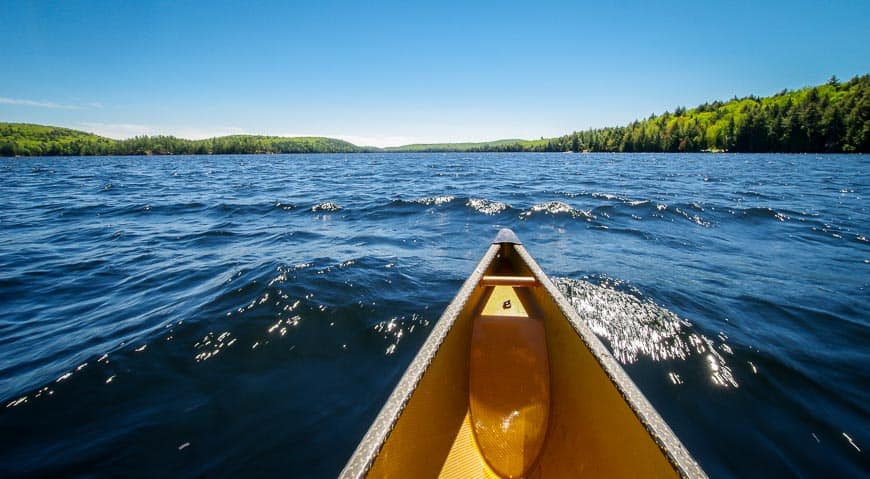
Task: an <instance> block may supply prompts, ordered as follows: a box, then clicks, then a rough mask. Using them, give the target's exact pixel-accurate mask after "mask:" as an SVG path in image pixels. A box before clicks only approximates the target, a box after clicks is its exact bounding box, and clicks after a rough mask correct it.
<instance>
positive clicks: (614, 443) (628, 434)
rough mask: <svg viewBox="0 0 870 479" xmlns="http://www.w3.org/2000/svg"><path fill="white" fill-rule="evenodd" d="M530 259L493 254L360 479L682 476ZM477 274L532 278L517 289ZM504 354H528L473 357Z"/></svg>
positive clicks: (494, 250)
mask: <svg viewBox="0 0 870 479" xmlns="http://www.w3.org/2000/svg"><path fill="white" fill-rule="evenodd" d="M520 250H521V252H520ZM528 261H532V262H533V260H531V258H530V257H528V256H527V253H525V252H524V250H523V249H522V246H515V245H512V244H501V245H499V244H494V245H492V246H491V247H490V250H489V251H488V253H487V255H486V256H484V259H483V260H482V261H481V264H480V265H479V266H478V269H477V270H476V275H473V279H474V278H476V281H475V283H474V285H473V288H470V289H469V287H468V286H469V285H466V287H464V288H463V291H464V292H465V294H467V297H466V298H459V297H458V298H457V299H464V302H462V303H461V305H462V308H461V309H460V310H459V311H458V313H457V314H455V318H454V319H453V323H452V325H449V326H448V327H449V330H447V332H446V334H444V336H443V340H441V341H440V344H438V345H436V346H437V349H436V350H435V351H436V352H434V353H432V352H429V353H428V354H429V357H427V358H425V359H427V360H428V365H427V366H425V369H424V370H423V371H422V373H419V374H418V376H417V380H416V383H415V386H416V387H414V388H413V391H412V392H411V391H405V392H401V391H398V389H399V388H397V392H394V396H397V395H404V396H405V397H404V400H403V401H404V403H403V404H404V407H403V408H396V409H395V410H394V411H393V413H392V414H394V415H395V416H396V418H394V419H393V420H392V422H389V418H387V419H386V420H387V421H388V422H389V431H387V432H385V433H384V434H383V435H382V436H380V440H382V443H381V444H377V445H376V446H371V445H369V447H370V448H369V453H370V454H371V455H372V456H373V459H371V458H370V459H369V460H368V462H367V463H365V465H364V468H363V469H360V471H359V472H360V473H361V474H360V476H359V477H363V476H364V477H420V478H425V477H443V478H496V477H534V478H549V477H616V478H618V477H631V478H636V477H680V475H681V474H680V473H679V468H677V467H676V466H675V465H674V464H673V461H672V460H669V457H668V454H666V448H665V446H660V445H659V444H660V443H661V440H659V441H657V440H656V439H654V437H653V435H652V434H651V433H650V431H649V430H648V427H645V426H644V423H643V422H642V421H641V419H639V417H638V415H637V414H636V412H635V410H634V409H633V408H632V407H631V406H630V405H629V402H627V401H626V399H625V398H624V393H625V391H624V390H623V391H622V392H621V391H620V389H619V388H617V386H616V385H615V384H614V381H613V380H612V379H611V376H609V375H608V374H607V373H606V372H605V369H603V368H602V366H601V362H600V361H599V359H598V358H597V357H596V355H595V354H593V352H592V351H591V350H590V348H589V347H588V346H587V341H588V338H587V339H586V340H584V338H583V337H582V335H581V334H579V333H578V330H577V328H576V327H574V326H572V323H571V321H569V320H568V319H567V318H566V316H565V314H563V312H562V311H563V310H562V309H561V308H560V307H559V305H558V303H557V301H556V300H555V299H554V297H553V295H552V294H551V290H552V288H553V286H552V283H550V282H549V280H548V279H547V278H546V277H543V273H539V274H537V275H536V274H535V272H534V271H539V269H538V268H537V266H536V265H535V268H534V269H532V268H531V267H530V266H529V264H528ZM482 276H492V277H495V278H502V277H505V276H519V277H523V278H529V277H535V278H536V279H535V280H534V281H527V280H520V281H515V283H517V284H518V285H517V286H510V285H504V284H499V283H500V282H501V281H499V280H497V279H495V280H492V279H490V280H489V281H481V277H482ZM470 281H471V280H470ZM539 282H546V285H543V284H540V283H539ZM523 283H525V284H523ZM462 294H463V292H460V295H462ZM557 294H558V293H557ZM506 298H507V299H506ZM508 300H509V301H510V302H511V304H510V305H509V307H508V308H506V303H505V301H508ZM454 302H456V301H454ZM448 309H449V308H448ZM446 315H447V313H445V316H446ZM499 319H501V320H504V321H508V322H510V321H513V322H514V323H515V324H514V326H505V327H504V328H502V329H501V330H498V331H501V333H498V334H501V336H499V335H498V334H491V333H492V332H493V331H496V329H486V328H498V327H499V324H498V323H497V322H498V320H499ZM442 321H444V319H442ZM481 328H483V329H481ZM505 328H507V329H505ZM511 328H513V329H511ZM481 331H483V332H481ZM505 331H506V332H505ZM434 333H435V331H433V335H434ZM587 334H590V335H591V333H587ZM528 337H530V338H531V339H528ZM524 338H526V339H528V340H526V339H524ZM487 341H489V344H484V345H483V346H481V345H480V344H477V345H475V342H478V343H486V342H487ZM523 341H526V342H525V343H523ZM595 341H597V340H595ZM499 342H501V343H499ZM598 344H599V346H600V343H598ZM523 348H525V350H524V351H525V352H523ZM424 350H425V346H424ZM499 350H502V351H514V352H515V353H517V354H519V355H520V356H522V355H523V354H525V356H524V357H520V356H517V358H518V359H515V360H509V361H507V364H504V363H499V361H497V360H492V357H491V356H490V359H489V360H483V361H481V360H480V356H476V357H477V359H476V360H473V359H472V358H473V354H479V353H481V352H486V353H489V354H490V355H491V354H494V353H497V352H498V351H499ZM518 351H519V352H518ZM424 354H427V353H426V351H421V356H423V355H424ZM599 356H600V353H599ZM421 359H423V358H421V357H418V360H421ZM611 359H612V358H611ZM416 362H417V360H415V363H416ZM614 364H615V363H614ZM542 375H544V376H545V377H541V376H542ZM623 375H624V374H623ZM624 379H625V381H629V380H628V379H627V377H625V378H624ZM404 381H406V380H405V379H404V378H403V382H404ZM629 382H630V381H629ZM401 385H402V383H400V386H401ZM631 387H634V386H633V384H632V385H631ZM511 391H514V394H511ZM394 400H395V399H394V398H391V401H394ZM644 401H645V400H644ZM388 405H389V404H388ZM387 409H388V408H387V407H385V411H382V413H381V415H382V416H384V415H386V414H387V411H386V410H387ZM512 411H513V412H514V414H513V415H511V412H512ZM656 417H657V415H656ZM505 418H507V419H508V422H510V420H511V419H517V422H516V423H514V422H511V423H510V424H508V423H507V422H504V420H505ZM379 420H380V421H381V426H383V425H384V424H387V422H383V421H384V420H385V419H384V418H381V417H379ZM499 421H502V422H499ZM519 423H521V424H520V425H519V426H517V424H519ZM376 424H377V422H376ZM498 424H505V427H504V428H503V430H496V429H497V428H495V429H494V428H493V426H497V425H498ZM509 426H510V427H509ZM374 428H375V427H374V426H373V429H374ZM493 431H495V432H493ZM667 432H668V433H670V431H669V430H668V431H667ZM370 434H371V432H370ZM670 434H672V433H670ZM677 443H678V441H677ZM681 447H682V446H681V445H680V448H681ZM359 454H360V451H359V450H358V452H357V455H359ZM353 460H354V459H353V458H352V462H353ZM349 468H350V464H349ZM347 471H348V469H346V470H345V472H346V473H347ZM345 475H348V474H345Z"/></svg>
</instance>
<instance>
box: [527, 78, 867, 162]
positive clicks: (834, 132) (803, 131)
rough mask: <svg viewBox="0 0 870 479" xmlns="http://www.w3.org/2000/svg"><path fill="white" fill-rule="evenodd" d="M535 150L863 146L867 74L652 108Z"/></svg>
mask: <svg viewBox="0 0 870 479" xmlns="http://www.w3.org/2000/svg"><path fill="white" fill-rule="evenodd" d="M539 148H540V150H541V151H576V152H580V151H608V152H699V151H731V152H747V153H855V152H861V153H867V152H870V75H863V76H859V77H855V78H852V79H851V80H849V81H848V82H844V83H841V82H840V81H839V80H837V78H836V77H831V79H830V80H829V81H828V82H827V83H826V84H825V85H820V86H816V87H812V88H805V89H801V90H797V91H788V90H783V91H781V92H780V93H778V94H776V95H773V96H771V97H767V98H757V97H755V96H749V97H746V98H734V99H732V100H731V101H728V102H724V103H723V102H719V101H716V102H713V103H704V104H703V105H699V106H698V107H696V108H694V109H691V110H686V109H685V108H677V109H675V110H674V112H673V113H671V112H665V113H664V114H662V115H660V116H656V115H652V116H650V117H649V118H647V119H646V120H641V121H634V122H632V123H630V124H628V125H627V126H624V127H614V128H599V129H591V130H586V131H581V132H574V133H571V134H569V135H564V136H561V137H558V138H553V139H550V140H548V141H547V143H546V144H545V145H542V146H540V147H539Z"/></svg>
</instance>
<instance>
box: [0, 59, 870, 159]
mask: <svg viewBox="0 0 870 479" xmlns="http://www.w3.org/2000/svg"><path fill="white" fill-rule="evenodd" d="M367 151H397V152H401V151H414V152H421V151H439V152H444V151H464V152H522V151H541V152H568V151H573V152H586V151H588V152H599V151H600V152H700V151H730V152H747V153H750V152H751V153H803V152H806V153H868V152H870V75H862V76H856V77H854V78H852V79H851V80H849V81H847V82H840V81H839V80H838V79H837V78H836V77H831V79H830V80H828V82H827V83H826V84H824V85H818V86H814V87H810V88H803V89H800V90H795V91H789V90H783V91H781V92H779V93H777V94H776V95H773V96H769V97H766V98H758V97H755V96H748V97H744V98H732V99H731V100H729V101H727V102H721V101H714V102H712V103H704V104H703V105H699V106H697V107H696V108H693V109H690V110H687V109H686V108H682V107H679V108H676V109H674V111H673V112H665V113H663V114H661V115H651V116H650V117H649V118H647V119H644V120H637V121H633V122H631V123H630V124H628V125H626V126H617V127H609V128H596V129H589V130H585V131H576V132H573V133H570V134H568V135H563V136H560V137H557V138H550V139H544V138H541V139H540V140H516V141H514V140H500V141H494V142H486V143H465V144H449V143H448V144H434V145H407V146H405V147H398V148H388V149H386V150H379V149H377V148H366V147H359V146H356V145H353V144H351V143H348V142H346V141H342V140H336V139H332V138H321V137H297V138H285V137H275V136H253V135H233V136H224V137H218V138H209V139H205V140H185V139H181V138H175V137H173V136H137V137H134V138H130V139H127V140H113V139H110V138H104V137H100V136H97V135H93V134H90V133H85V132H81V131H76V130H70V129H67V128H57V127H51V126H42V125H30V124H23V123H0V156H55V155H73V156H81V155H166V154H170V155H172V154H175V155H204V154H205V155H210V154H268V153H360V152H367Z"/></svg>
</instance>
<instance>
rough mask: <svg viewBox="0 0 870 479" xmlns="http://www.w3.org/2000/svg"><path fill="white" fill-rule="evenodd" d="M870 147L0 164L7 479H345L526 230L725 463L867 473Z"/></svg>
mask: <svg viewBox="0 0 870 479" xmlns="http://www.w3.org/2000/svg"><path fill="white" fill-rule="evenodd" d="M868 199H870V158H868V157H867V156H813V155H667V154H648V155H628V154H625V155H598V154H591V155H577V154H479V155H476V154H421V155H405V154H387V155H382V154H370V155H311V156H293V155H291V156H226V157H219V156H216V157H150V158H149V157H134V158H119V157H97V158H29V159H24V158H21V159H18V158H13V159H0V401H2V402H0V476H3V477H9V476H35V477H45V476H120V477H128V476H162V475H171V476H188V477H190V476H209V477H213V476H229V477H233V476H253V475H258V476H259V475H283V476H291V477H334V476H335V475H336V474H338V472H339V471H340V470H341V468H342V467H343V465H344V463H345V461H346V460H347V458H348V457H349V456H350V454H351V453H352V452H353V450H354V448H355V446H356V443H357V442H358V441H359V439H360V438H361V437H362V435H363V434H364V433H365V431H366V429H367V428H368V426H369V424H370V423H371V421H372V420H373V419H374V417H375V416H376V414H377V413H378V411H379V409H380V407H381V406H382V404H383V402H384V400H385V399H386V398H387V396H388V395H389V393H390V392H391V390H392V387H393V386H394V385H395V383H396V382H397V381H398V379H399V377H400V376H401V374H402V373H403V371H404V369H405V367H406V366H407V365H408V363H409V362H410V361H411V359H412V358H413V356H414V355H415V353H416V351H417V350H418V348H419V347H420V345H421V344H422V343H423V341H424V340H425V338H426V336H427V334H428V333H429V331H430V330H431V329H432V327H433V325H434V323H435V321H437V319H438V317H439V315H440V313H441V311H442V309H443V308H444V307H445V306H446V305H447V303H448V302H449V301H450V299H451V298H452V296H453V295H454V294H455V293H456V291H457V290H458V288H459V286H460V285H461V283H462V281H463V280H464V279H465V278H466V276H467V275H468V274H469V273H470V272H471V270H472V269H473V268H474V266H475V264H476V263H477V261H478V260H479V258H480V256H481V255H482V254H483V252H484V251H485V249H486V247H487V244H488V242H489V241H490V240H491V238H492V237H493V236H494V235H495V233H496V232H497V230H498V229H499V228H502V227H509V228H513V229H514V230H515V231H516V233H517V234H518V235H519V236H520V238H521V239H523V240H524V242H525V243H526V247H527V248H528V250H529V251H530V252H531V254H532V255H533V256H534V257H535V258H536V259H537V260H538V262H539V263H540V264H541V266H542V267H543V268H544V269H545V271H547V272H548V273H549V274H550V276H551V277H552V278H554V279H555V280H556V281H557V283H558V284H559V287H560V288H561V289H562V290H563V291H564V292H565V294H566V296H567V297H568V298H569V300H570V301H571V302H572V303H573V304H574V305H575V306H576V307H577V309H578V310H579V311H580V312H581V314H582V315H583V317H584V319H585V320H586V321H587V323H588V324H589V325H590V326H591V327H592V328H593V329H594V330H595V331H596V333H597V334H599V335H600V337H601V338H602V340H603V341H604V343H605V344H607V345H608V347H610V348H611V350H612V351H613V352H614V354H615V355H616V356H617V358H618V359H619V360H620V361H621V362H622V364H623V365H624V367H625V368H626V370H627V372H628V373H629V375H630V376H631V377H632V378H633V379H634V381H635V382H636V383H637V384H638V386H639V387H640V388H641V390H642V391H643V392H644V393H645V394H646V395H647V397H648V398H649V400H650V401H651V402H652V403H653V405H654V406H655V407H656V408H657V409H658V410H659V411H660V413H661V414H662V416H663V417H664V418H665V419H666V420H667V422H668V423H669V424H670V425H671V427H672V429H673V430H674V431H675V432H676V434H677V435H678V436H679V437H680V438H681V439H682V441H683V442H684V443H685V445H686V446H687V447H688V449H689V450H690V451H691V452H692V453H693V454H694V456H695V457H696V458H697V459H698V461H699V462H700V463H701V465H702V466H703V467H704V468H705V470H706V471H707V473H708V474H709V475H710V476H711V477H714V478H724V477H861V476H864V477H866V476H867V475H868V471H870V468H868V464H870V462H868V460H867V448H868V447H870V427H868V426H870V406H868V404H870V401H868V387H870V327H868V326H870V325H868V315H867V311H870V294H868V283H870V240H868V237H870V211H868Z"/></svg>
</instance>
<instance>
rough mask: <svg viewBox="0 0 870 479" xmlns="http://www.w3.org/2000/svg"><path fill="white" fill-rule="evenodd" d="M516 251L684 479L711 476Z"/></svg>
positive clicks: (524, 256) (528, 258)
mask: <svg viewBox="0 0 870 479" xmlns="http://www.w3.org/2000/svg"><path fill="white" fill-rule="evenodd" d="M513 248H514V251H516V253H517V254H518V255H519V256H520V258H521V259H522V260H523V261H524V262H525V263H526V266H528V267H529V269H530V271H531V273H532V274H533V275H534V276H535V278H536V279H537V280H538V283H539V285H540V286H541V287H543V288H544V289H545V290H546V291H547V293H548V294H549V296H550V297H552V299H553V301H555V303H556V306H558V308H559V310H560V312H561V313H562V315H563V316H564V317H565V319H567V320H568V322H569V323H570V324H571V327H572V328H573V329H574V331H575V332H576V333H577V335H578V336H579V337H580V339H581V340H582V341H583V343H584V344H585V345H586V347H587V348H588V349H589V351H590V352H591V353H592V355H593V356H594V357H595V359H596V361H598V364H599V365H600V366H601V369H602V370H603V371H604V373H605V374H606V375H607V377H608V378H610V381H611V383H613V385H614V386H615V387H616V389H617V391H618V392H619V394H620V395H621V396H622V397H623V399H625V401H626V403H628V405H629V407H630V408H631V409H632V411H633V412H634V413H635V415H636V416H637V418H638V420H639V421H640V422H641V424H642V425H643V427H644V428H645V429H646V430H647V432H649V434H650V437H652V439H653V440H654V441H655V442H656V444H657V445H658V446H659V448H660V449H661V450H662V451H663V452H664V453H665V455H666V456H667V458H668V461H669V462H670V463H671V465H673V466H674V469H675V470H676V471H677V472H678V473H679V474H680V476H682V477H684V478H687V479H705V478H707V474H706V473H704V470H703V469H701V466H700V465H699V464H698V463H697V461H695V459H694V458H693V457H692V455H691V454H690V453H689V451H688V450H687V449H686V447H685V446H684V445H683V443H682V442H680V440H679V439H678V438H677V436H676V434H674V432H673V431H672V430H671V428H670V426H668V425H667V423H666V422H665V420H664V419H662V417H661V415H659V413H658V411H656V409H655V408H654V407H653V406H652V404H651V403H650V402H649V400H648V399H647V398H646V396H644V395H643V393H642V392H641V391H640V389H638V387H637V385H635V384H634V381H632V380H631V378H630V377H629V376H628V374H627V373H626V372H625V370H624V369H622V366H620V365H619V363H618V362H617V361H616V358H614V357H613V355H612V354H611V353H610V351H609V350H608V349H607V348H606V347H605V346H604V344H603V343H602V342H601V340H599V339H598V337H597V336H596V335H595V333H594V332H592V330H591V329H589V327H588V326H586V324H585V323H584V322H583V320H582V319H581V318H580V316H579V315H578V314H577V311H576V310H575V309H574V307H573V306H571V304H570V303H569V302H568V300H567V299H565V296H564V295H562V293H561V291H559V289H558V288H556V285H555V284H553V282H552V281H551V280H550V278H549V277H548V276H547V274H546V273H544V271H543V270H542V269H541V267H540V266H539V265H538V263H537V262H536V261H535V260H534V258H532V256H531V255H530V254H529V252H528V251H526V249H525V248H524V247H523V246H522V244H515V245H513Z"/></svg>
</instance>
